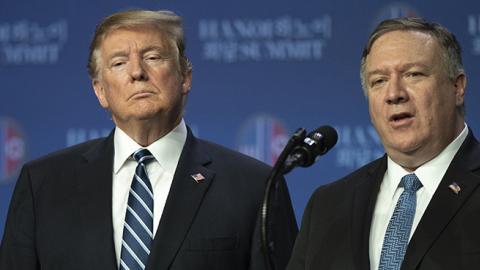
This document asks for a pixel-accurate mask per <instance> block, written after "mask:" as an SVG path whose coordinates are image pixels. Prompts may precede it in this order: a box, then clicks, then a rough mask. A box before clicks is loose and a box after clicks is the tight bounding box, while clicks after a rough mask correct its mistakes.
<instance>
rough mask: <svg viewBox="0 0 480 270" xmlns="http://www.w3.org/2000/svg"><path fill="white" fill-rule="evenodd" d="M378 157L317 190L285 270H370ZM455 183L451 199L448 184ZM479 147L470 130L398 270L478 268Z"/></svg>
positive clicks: (380, 167) (381, 167)
mask: <svg viewBox="0 0 480 270" xmlns="http://www.w3.org/2000/svg"><path fill="white" fill-rule="evenodd" d="M386 169H387V158H386V156H384V157H383V158H380V159H378V160H376V161H374V162H372V163H370V164H368V165H366V166H365V167H363V168H361V169H359V170H357V171H355V172H353V173H352V174H350V175H348V176H346V177H345V178H343V179H340V180H339V181H337V182H334V183H332V184H329V185H326V186H323V187H320V188H318V189H317V190H316V191H315V193H314V194H313V195H312V197H311V199H310V201H309V203H308V205H307V207H306V209H305V213H304V215H303V220H302V226H301V229H300V233H299V235H298V238H297V241H296V243H295V247H294V251H293V253H292V257H291V260H290V262H289V264H288V266H287V270H300V269H301V270H306V269H315V270H327V269H332V270H333V269H334V270H344V269H345V270H364V269H370V261H369V236H370V224H371V222H372V216H373V211H374V208H375V202H376V199H377V194H378V192H379V189H380V184H381V182H382V180H383V176H384V174H385V171H386ZM453 182H456V183H457V184H458V185H459V186H460V187H461V191H460V192H459V193H458V194H455V192H453V191H452V190H451V189H450V188H449V185H450V184H452V183H453ZM479 184H480V145H479V143H478V142H477V140H476V139H475V138H474V136H473V134H472V131H471V130H470V131H469V135H468V136H467V138H466V140H465V141H464V143H463V144H462V146H461V148H460V149H459V151H458V152H457V154H456V155H455V157H454V159H453V161H452V162H451V164H450V166H449V167H448V169H447V171H446V173H445V175H444V177H443V179H442V180H441V183H440V185H439V186H438V188H437V190H436V192H435V194H434V195H433V198H432V200H431V201H430V203H429V205H428V206H427V209H426V210H425V213H424V214H423V216H422V218H421V220H420V223H419V224H418V227H417V228H416V230H415V232H414V234H413V236H412V238H411V240H410V243H409V245H408V247H407V251H406V254H405V259H404V262H403V264H402V268H401V269H402V270H414V269H416V270H442V269H445V270H455V269H469V270H470V269H472V270H473V269H480V188H479Z"/></svg>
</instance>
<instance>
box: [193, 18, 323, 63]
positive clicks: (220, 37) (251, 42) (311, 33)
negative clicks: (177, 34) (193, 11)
mask: <svg viewBox="0 0 480 270" xmlns="http://www.w3.org/2000/svg"><path fill="white" fill-rule="evenodd" d="M198 36H199V40H200V42H201V43H202V44H201V46H202V56H203V58H204V59H205V60H209V61H215V62H223V63H235V62H245V61H318V60H320V59H322V57H323V54H324V50H325V47H326V46H327V43H328V41H329V40H330V38H331V36H332V19H331V17H330V15H328V14H324V15H319V16H318V17H315V18H311V19H309V20H306V19H304V18H296V17H292V16H288V15H287V16H283V17H279V18H260V19H242V18H234V19H214V18H213V19H200V21H199V22H198Z"/></svg>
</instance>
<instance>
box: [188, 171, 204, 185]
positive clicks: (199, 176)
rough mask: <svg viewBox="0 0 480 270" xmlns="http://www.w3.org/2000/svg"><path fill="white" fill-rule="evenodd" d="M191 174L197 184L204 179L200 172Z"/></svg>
mask: <svg viewBox="0 0 480 270" xmlns="http://www.w3.org/2000/svg"><path fill="white" fill-rule="evenodd" d="M191 176H192V178H193V180H195V182H197V184H200V183H202V182H203V180H205V176H203V175H202V174H201V173H196V174H192V175H191Z"/></svg>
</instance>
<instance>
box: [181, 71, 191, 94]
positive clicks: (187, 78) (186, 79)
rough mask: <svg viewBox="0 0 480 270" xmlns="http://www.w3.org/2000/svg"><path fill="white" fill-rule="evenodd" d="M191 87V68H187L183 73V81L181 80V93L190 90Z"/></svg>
mask: <svg viewBox="0 0 480 270" xmlns="http://www.w3.org/2000/svg"><path fill="white" fill-rule="evenodd" d="M191 88H192V69H191V68H190V69H188V70H187V71H186V72H185V74H183V82H182V93H183V94H184V95H186V94H188V92H190V89H191Z"/></svg>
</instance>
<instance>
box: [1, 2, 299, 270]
mask: <svg viewBox="0 0 480 270" xmlns="http://www.w3.org/2000/svg"><path fill="white" fill-rule="evenodd" d="M88 71H89V74H90V77H91V79H92V85H93V88H94V90H95V94H96V96H97V98H98V101H99V103H100V105H101V106H102V107H103V108H105V109H106V110H108V111H109V113H110V114H111V117H112V120H113V122H114V124H115V128H114V130H113V131H112V133H111V134H110V136H108V137H107V138H103V139H98V140H93V141H89V142H86V143H83V144H80V145H77V146H74V147H71V148H68V149H65V150H62V151H60V152H57V153H53V154H51V155H49V156H47V157H43V158H40V159H38V160H35V161H32V162H29V163H28V164H26V165H25V166H24V168H23V170H22V172H21V175H20V177H19V180H18V182H17V185H16V188H15V192H14V194H13V198H12V201H11V204H10V210H9V213H8V218H7V223H6V227H5V234H4V238H3V241H2V243H1V247H0V269H2V270H7V269H8V270H14V269H15V270H34V269H35V270H40V269H42V270H48V269H56V270H75V269H82V270H86V269H88V270H96V269H98V270H114V269H126V270H133V269H151V270H153V269H155V270H157V269H158V270H167V269H172V270H188V269H197V270H199V269H203V270H212V269H222V270H223V269H228V270H235V269H238V270H247V269H264V267H265V265H264V258H263V255H262V252H261V247H260V243H261V241H260V226H259V218H258V217H259V216H258V214H259V207H260V204H261V200H262V197H263V191H264V184H265V180H266V178H267V175H268V173H269V171H270V168H269V167H268V166H266V165H265V164H263V163H260V162H259V161H256V160H254V159H252V158H249V157H246V156H244V155H241V154H239V153H236V152H233V151H231V150H228V149H226V148H224V147H221V146H219V145H216V144H213V143H211V142H207V141H204V140H201V139H197V138H195V137H194V135H193V134H192V132H191V131H190V129H189V128H188V127H187V126H186V124H185V122H184V120H183V111H184V106H185V104H186V101H187V96H188V93H189V91H190V88H191V85H192V65H191V64H190V62H189V60H188V58H187V57H186V54H185V44H184V39H183V29H182V24H181V18H180V17H179V16H177V15H175V14H174V13H172V12H169V11H146V10H135V11H126V12H120V13H116V14H113V15H111V16H109V17H107V18H105V19H104V20H103V21H102V22H101V23H100V24H99V25H98V26H97V29H96V32H95V35H94V37H93V41H92V43H91V47H90V57H89V62H88ZM212 106H213V105H212ZM219 124H220V123H219ZM277 192H278V193H277V194H278V197H277V199H278V201H276V202H275V206H276V207H275V208H274V209H273V214H274V215H273V219H272V222H273V223H274V225H275V227H274V228H275V230H274V231H273V232H272V237H274V239H275V244H276V245H275V253H274V254H273V255H274V258H275V263H277V264H278V265H277V269H283V268H284V267H285V265H286V263H287V260H288V257H289V254H290V251H291V248H292V246H293V242H294V239H295V236H296V232H297V228H296V222H295V217H294V215H293V210H292V207H291V204H290V198H289V195H288V190H287V188H286V185H285V182H284V181H283V180H282V181H280V184H279V186H278V190H277Z"/></svg>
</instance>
